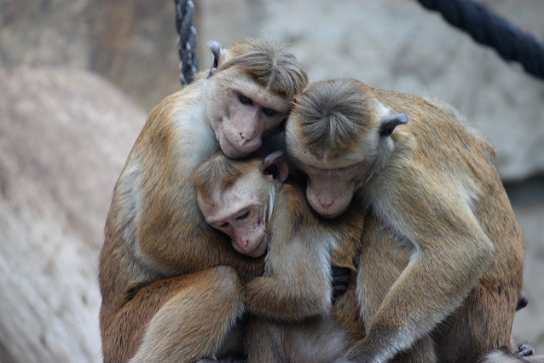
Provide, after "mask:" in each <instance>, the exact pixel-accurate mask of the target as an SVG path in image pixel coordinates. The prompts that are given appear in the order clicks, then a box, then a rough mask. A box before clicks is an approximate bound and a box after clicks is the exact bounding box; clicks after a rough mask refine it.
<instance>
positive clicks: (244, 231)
mask: <svg viewBox="0 0 544 363" xmlns="http://www.w3.org/2000/svg"><path fill="white" fill-rule="evenodd" d="M287 176H288V166H287V162H286V161H285V160H284V159H283V158H282V152H281V151H278V152H274V153H272V154H269V155H267V156H266V157H264V158H263V157H262V156H260V155H257V156H253V157H252V158H250V159H245V160H242V161H240V160H231V159H228V158H226V157H225V156H224V155H223V154H222V153H220V152H217V153H215V154H214V156H212V157H211V158H209V159H208V160H206V161H205V162H204V163H203V164H202V165H200V166H199V167H198V168H197V169H196V170H195V171H194V173H193V174H192V175H191V177H190V180H191V182H193V183H194V184H195V187H196V189H197V203H198V206H199V208H200V211H201V212H202V214H203V217H204V219H205V220H206V222H207V223H208V224H209V225H210V226H212V227H213V228H215V229H216V230H218V231H221V232H223V233H224V234H226V235H228V236H229V237H230V238H231V244H232V247H233V248H234V249H235V250H236V251H238V252H240V253H243V254H245V255H248V256H251V257H253V258H258V257H261V256H263V255H265V256H266V257H265V273H264V275H263V276H261V277H256V278H255V279H253V280H251V281H249V282H248V283H247V284H246V285H245V287H244V296H245V304H246V309H247V310H248V312H250V313H251V314H252V317H251V318H250V319H249V322H248V327H247V330H246V339H245V349H244V350H245V351H246V353H247V354H248V362H249V363H252V362H270V363H272V362H331V361H332V360H334V359H337V358H339V357H340V356H341V354H342V353H343V352H344V351H345V350H346V349H347V348H348V347H349V346H351V345H353V344H354V343H355V342H356V341H358V340H360V339H362V338H363V337H364V332H365V329H364V322H365V320H364V319H362V318H361V317H360V315H361V314H360V312H359V308H358V307H359V305H360V304H359V303H358V301H357V296H356V287H355V276H356V270H357V269H356V267H355V265H356V264H357V265H358V266H361V267H360V274H363V275H365V276H368V279H369V283H367V285H366V291H365V293H364V298H365V299H367V300H368V301H367V302H366V306H370V305H375V306H376V308H377V306H379V301H380V299H383V296H385V294H386V293H387V290H388V289H389V287H390V286H391V285H393V283H394V281H395V280H396V279H397V278H398V276H399V275H400V274H401V272H402V270H403V269H404V268H405V266H406V264H407V263H408V259H409V252H408V250H407V249H406V248H405V247H404V246H402V245H400V244H395V243H393V240H392V238H390V236H389V234H387V233H383V229H382V228H381V226H380V225H379V224H378V223H376V222H375V221H373V220H370V221H369V223H370V224H369V226H368V228H367V226H366V222H365V218H366V216H367V214H368V213H367V211H365V210H364V209H363V208H362V204H360V203H352V205H350V207H349V208H348V210H347V211H346V212H345V213H343V214H342V216H340V217H339V218H337V219H335V220H329V219H322V218H320V217H319V216H317V215H316V214H315V213H312V210H311V208H310V206H309V205H308V202H307V201H306V199H305V196H304V189H303V188H302V187H301V186H299V185H298V183H297V182H296V181H295V180H293V179H291V178H290V179H287ZM363 226H364V228H363ZM363 231H364V234H365V236H364V237H363V238H361V233H363ZM356 259H358V260H359V262H357V263H355V262H354V261H355V260H356ZM382 261H383V262H382ZM331 264H332V265H336V266H344V267H346V268H349V269H351V271H353V272H354V274H353V275H354V278H352V281H351V282H350V284H349V285H348V291H347V292H346V294H345V295H344V296H342V297H341V298H340V299H339V300H338V301H337V302H336V303H335V304H334V305H331V299H330V296H331V286H330V282H329V280H330V271H329V270H330V266H331ZM377 266H378V267H379V268H376V267H377ZM433 356H434V348H433V342H432V340H430V338H424V339H422V340H421V342H419V343H418V345H417V346H416V349H413V350H412V351H410V352H403V355H402V356H400V355H399V357H397V359H398V361H399V362H428V361H431V359H432V357H433Z"/></svg>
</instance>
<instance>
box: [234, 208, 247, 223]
mask: <svg viewBox="0 0 544 363" xmlns="http://www.w3.org/2000/svg"><path fill="white" fill-rule="evenodd" d="M248 216H249V210H246V211H245V212H244V213H243V214H241V215H239V216H238V217H236V220H237V221H240V220H242V219H246V218H247V217H248Z"/></svg>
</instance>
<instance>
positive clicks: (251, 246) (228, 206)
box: [198, 178, 268, 257]
mask: <svg viewBox="0 0 544 363" xmlns="http://www.w3.org/2000/svg"><path fill="white" fill-rule="evenodd" d="M252 187H253V188H252ZM248 191H250V193H248ZM251 191H255V187H254V186H253V185H252V179H250V178H247V180H246V179H243V178H242V179H239V180H238V181H237V182H236V184H235V187H234V188H231V189H229V190H226V191H224V192H223V193H222V195H216V196H214V198H213V199H214V200H215V201H216V202H215V203H216V205H215V207H214V206H209V205H208V204H207V203H205V202H203V201H202V200H200V199H199V198H198V205H199V207H200V210H201V211H202V214H203V215H204V218H205V219H206V223H208V224H209V225H210V226H212V227H213V228H215V229H217V230H218V231H221V232H223V233H225V234H226V235H228V236H229V237H230V238H231V241H232V247H233V248H234V249H235V250H236V251H238V252H239V253H242V254H244V255H247V256H250V257H260V256H262V255H263V254H264V253H265V252H266V250H267V247H268V236H267V229H266V226H267V223H268V201H266V203H263V202H262V201H261V199H263V198H262V196H259V195H257V193H253V194H252V193H251ZM266 199H268V195H266Z"/></svg>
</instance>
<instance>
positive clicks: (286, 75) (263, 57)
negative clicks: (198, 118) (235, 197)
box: [204, 39, 308, 159]
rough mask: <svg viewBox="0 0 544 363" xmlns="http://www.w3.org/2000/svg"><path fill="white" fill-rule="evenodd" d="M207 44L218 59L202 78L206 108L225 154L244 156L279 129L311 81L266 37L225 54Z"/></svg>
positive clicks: (227, 50) (299, 67)
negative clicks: (295, 101)
mask: <svg viewBox="0 0 544 363" xmlns="http://www.w3.org/2000/svg"><path fill="white" fill-rule="evenodd" d="M208 45H209V46H210V49H211V50H212V53H213V54H214V61H213V64H212V67H211V69H210V71H209V73H208V77H207V78H206V79H205V80H204V82H205V87H206V88H205V94H204V99H205V100H204V102H205V107H204V110H205V112H206V116H207V118H208V119H209V121H210V123H211V125H212V128H213V130H214V132H215V135H216V138H217V140H218V142H219V145H220V147H221V150H222V151H223V153H224V154H225V155H226V156H227V157H229V158H232V159H237V158H242V157H245V156H247V155H249V154H251V153H252V152H254V151H256V150H258V149H259V148H260V146H261V143H262V139H263V137H266V136H268V135H272V134H274V133H278V132H279V131H280V129H281V125H282V124H283V123H284V121H285V120H286V118H287V116H288V115H289V112H290V110H291V103H292V101H293V99H294V97H295V95H296V94H298V93H299V92H301V91H302V89H303V88H304V87H305V86H306V85H307V83H308V77H307V75H306V72H305V71H304V69H302V67H301V66H300V65H299V64H298V62H297V60H296V58H295V57H294V56H293V55H292V54H290V53H287V52H285V51H283V50H281V49H280V48H278V47H276V46H273V45H272V44H270V43H269V42H268V41H266V40H263V39H249V40H246V41H243V42H240V43H238V44H236V45H235V46H234V47H232V48H230V49H226V50H224V49H221V47H220V46H219V43H217V42H210V43H208Z"/></svg>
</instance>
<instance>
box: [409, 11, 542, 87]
mask: <svg viewBox="0 0 544 363" xmlns="http://www.w3.org/2000/svg"><path fill="white" fill-rule="evenodd" d="M418 1H419V3H420V4H421V5H423V7H425V8H427V9H429V10H433V11H438V12H439V13H440V14H441V15H442V17H443V18H444V19H445V20H446V21H447V22H448V23H450V24H451V25H453V26H455V27H457V28H459V29H462V30H464V31H465V32H467V33H468V34H469V35H470V36H471V37H472V38H473V39H474V40H475V41H476V42H477V43H480V44H483V45H486V46H489V47H491V48H493V49H495V50H496V51H497V53H498V54H499V55H500V56H501V57H502V58H503V59H505V60H507V61H515V62H519V63H520V64H521V65H522V66H523V69H525V71H526V72H527V73H529V74H531V75H533V76H535V77H537V78H542V79H544V44H542V43H541V42H539V41H538V40H537V39H536V38H534V37H533V36H532V35H530V34H528V33H524V32H522V31H521V30H519V29H517V28H516V27H514V26H513V25H511V24H510V23H509V22H508V21H507V20H506V19H504V18H502V17H500V16H498V15H496V14H495V13H493V12H492V11H491V10H489V9H488V8H487V7H485V6H484V5H482V4H480V3H478V2H476V1H473V0H447V1H444V0H418Z"/></svg>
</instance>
